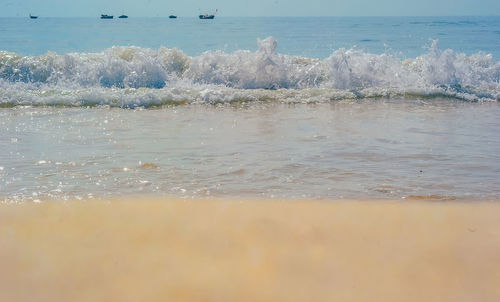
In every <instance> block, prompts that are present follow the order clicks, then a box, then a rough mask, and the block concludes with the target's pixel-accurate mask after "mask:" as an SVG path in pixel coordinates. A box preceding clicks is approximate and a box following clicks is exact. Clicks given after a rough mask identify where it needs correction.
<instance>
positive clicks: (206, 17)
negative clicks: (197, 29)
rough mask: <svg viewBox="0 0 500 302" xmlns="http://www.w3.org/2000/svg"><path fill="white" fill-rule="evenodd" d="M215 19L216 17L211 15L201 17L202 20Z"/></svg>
mask: <svg viewBox="0 0 500 302" xmlns="http://www.w3.org/2000/svg"><path fill="white" fill-rule="evenodd" d="M214 18H215V16H214V15H209V14H204V15H200V19H214Z"/></svg>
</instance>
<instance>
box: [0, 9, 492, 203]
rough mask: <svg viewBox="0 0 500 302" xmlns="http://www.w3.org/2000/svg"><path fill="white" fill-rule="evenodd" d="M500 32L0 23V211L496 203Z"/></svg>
mask: <svg viewBox="0 0 500 302" xmlns="http://www.w3.org/2000/svg"><path fill="white" fill-rule="evenodd" d="M499 33H500V18H499V17H391V18H381V17H380V18H367V17H366V18H354V17H353V18H334V17H332V18H241V19H240V18H223V17H222V18H216V19H215V20H211V21H208V22H207V21H206V20H205V21H201V20H198V19H196V18H179V19H178V20H168V19H163V18H143V19H141V18H137V19H136V18H133V16H131V18H130V19H127V20H99V19H97V18H95V19H93V18H87V19H78V18H66V19H65V18H43V17H41V18H40V19H37V20H30V19H27V18H0V198H3V199H6V200H11V201H15V200H27V199H29V200H35V201H37V200H41V199H44V198H85V197H89V196H90V197H93V196H96V197H99V196H108V195H118V196H120V195H125V194H146V195H147V194H153V195H164V194H166V195H176V196H182V197H193V198H201V197H207V196H208V197H213V196H215V197H266V198H267V197H283V198H413V199H422V198H430V199H445V200H448V199H451V200H453V199H462V198H466V199H489V198H498V197H499V195H500V194H499V193H500V191H499V189H498V188H499V187H500V181H499V180H498V175H500V167H499V164H498V163H499V162H500V159H499V154H500V138H499V134H498V133H499V130H500V127H499V122H498V116H499V114H500V112H499V111H500V110H499V102H498V101H500V61H498V58H499V55H500V53H499V50H500V44H499V43H500V39H498V37H499ZM437 40H439V41H437Z"/></svg>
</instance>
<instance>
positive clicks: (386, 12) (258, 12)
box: [0, 0, 500, 17]
mask: <svg viewBox="0 0 500 302" xmlns="http://www.w3.org/2000/svg"><path fill="white" fill-rule="evenodd" d="M0 7H1V9H0V16H1V17H16V16H19V17H24V16H27V15H28V14H29V13H32V14H36V15H40V16H46V17H63V16H68V17H94V16H98V15H99V14H101V13H106V14H114V15H119V14H121V13H125V14H128V15H129V16H131V17H133V16H137V17H147V16H150V17H155V16H160V17H164V16H168V15H170V14H177V15H179V16H185V17H188V16H189V17H190V16H193V17H194V16H196V15H197V14H198V13H199V9H200V10H201V11H209V10H215V8H218V9H219V11H220V12H219V14H220V15H221V16H436V15H437V16H445V15H446V16H453V15H497V16H498V15H500V0H412V1H409V0H406V1H401V0H288V1H286V0H244V1H243V0H212V1H210V0H181V1H168V0H142V1H137V0H0Z"/></svg>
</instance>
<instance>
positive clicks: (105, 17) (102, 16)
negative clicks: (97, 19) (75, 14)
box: [101, 15, 113, 19]
mask: <svg viewBox="0 0 500 302" xmlns="http://www.w3.org/2000/svg"><path fill="white" fill-rule="evenodd" d="M101 19H113V16H110V15H101Z"/></svg>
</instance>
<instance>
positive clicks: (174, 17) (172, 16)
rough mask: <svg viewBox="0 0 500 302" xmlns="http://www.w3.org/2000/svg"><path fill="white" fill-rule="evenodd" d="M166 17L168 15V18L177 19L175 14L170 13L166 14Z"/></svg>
mask: <svg viewBox="0 0 500 302" xmlns="http://www.w3.org/2000/svg"><path fill="white" fill-rule="evenodd" d="M168 17H169V18H170V19H177V16H175V15H170V16H168Z"/></svg>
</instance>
